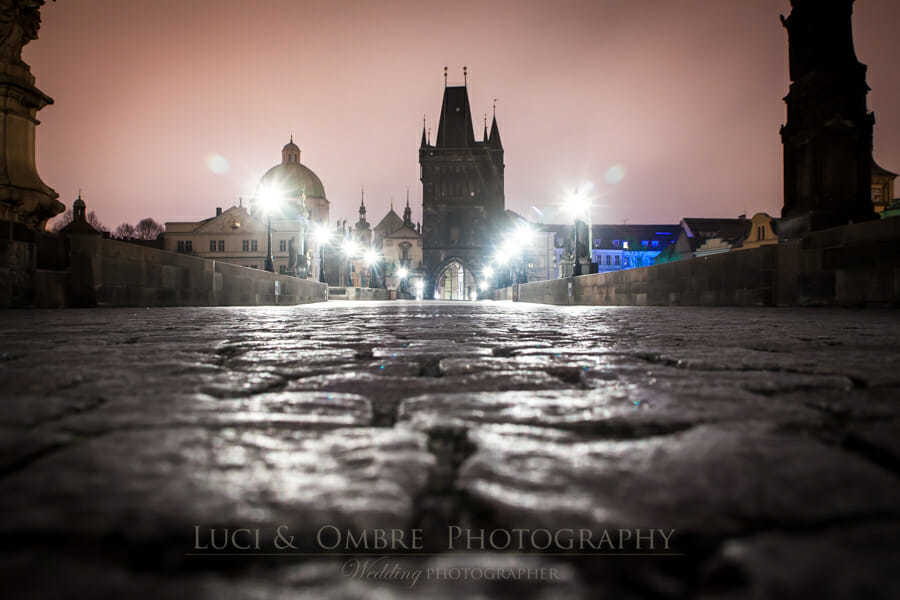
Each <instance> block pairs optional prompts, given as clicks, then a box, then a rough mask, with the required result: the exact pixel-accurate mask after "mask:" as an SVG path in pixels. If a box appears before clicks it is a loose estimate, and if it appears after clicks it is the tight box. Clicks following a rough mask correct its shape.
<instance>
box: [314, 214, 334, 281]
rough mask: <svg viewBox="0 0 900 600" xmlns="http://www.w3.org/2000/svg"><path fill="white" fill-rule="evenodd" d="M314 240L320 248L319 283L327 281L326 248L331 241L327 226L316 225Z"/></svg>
mask: <svg viewBox="0 0 900 600" xmlns="http://www.w3.org/2000/svg"><path fill="white" fill-rule="evenodd" d="M313 239H314V240H315V242H316V245H317V246H318V248H319V281H325V246H326V245H328V242H329V240H331V231H329V230H328V227H327V226H325V225H321V224H319V225H316V227H315V228H314V229H313Z"/></svg>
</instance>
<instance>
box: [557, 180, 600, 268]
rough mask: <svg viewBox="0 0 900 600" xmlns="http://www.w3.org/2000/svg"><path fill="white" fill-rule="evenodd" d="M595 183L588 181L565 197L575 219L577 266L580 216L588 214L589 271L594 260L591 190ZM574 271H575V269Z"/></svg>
mask: <svg viewBox="0 0 900 600" xmlns="http://www.w3.org/2000/svg"><path fill="white" fill-rule="evenodd" d="M593 187H594V186H593V184H591V183H587V184H586V185H584V186H583V187H582V188H581V190H579V189H578V188H575V190H574V191H572V192H569V193H568V194H566V196H565V198H563V206H564V207H565V209H566V211H568V212H569V213H570V214H571V215H572V218H573V219H574V229H575V248H574V252H573V253H572V254H573V256H574V258H575V268H577V267H578V217H579V216H583V215H587V231H588V239H587V243H588V265H589V266H588V272H590V270H591V268H590V264H591V263H593V262H594V258H593V245H594V243H593V242H594V240H593V231H591V230H592V229H593V222H592V216H591V196H590V191H591V189H592V188H593ZM573 273H574V271H573Z"/></svg>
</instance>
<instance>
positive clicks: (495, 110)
mask: <svg viewBox="0 0 900 600" xmlns="http://www.w3.org/2000/svg"><path fill="white" fill-rule="evenodd" d="M494 118H495V119H496V118H497V99H496V98H494Z"/></svg>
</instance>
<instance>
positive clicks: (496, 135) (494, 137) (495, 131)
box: [490, 108, 503, 150]
mask: <svg viewBox="0 0 900 600" xmlns="http://www.w3.org/2000/svg"><path fill="white" fill-rule="evenodd" d="M490 145H491V147H492V148H498V149H500V150H502V149H503V142H501V141H500V127H499V126H498V125H497V112H496V108H495V109H494V119H493V121H491V137H490Z"/></svg>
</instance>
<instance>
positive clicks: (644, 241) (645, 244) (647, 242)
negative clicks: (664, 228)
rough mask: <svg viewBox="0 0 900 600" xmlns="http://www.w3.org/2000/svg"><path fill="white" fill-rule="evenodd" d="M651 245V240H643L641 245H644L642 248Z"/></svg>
mask: <svg viewBox="0 0 900 600" xmlns="http://www.w3.org/2000/svg"><path fill="white" fill-rule="evenodd" d="M649 245H650V242H649V241H648V240H641V247H642V248H646V247H647V246H649Z"/></svg>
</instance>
